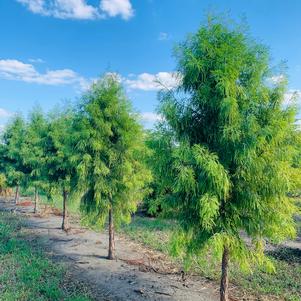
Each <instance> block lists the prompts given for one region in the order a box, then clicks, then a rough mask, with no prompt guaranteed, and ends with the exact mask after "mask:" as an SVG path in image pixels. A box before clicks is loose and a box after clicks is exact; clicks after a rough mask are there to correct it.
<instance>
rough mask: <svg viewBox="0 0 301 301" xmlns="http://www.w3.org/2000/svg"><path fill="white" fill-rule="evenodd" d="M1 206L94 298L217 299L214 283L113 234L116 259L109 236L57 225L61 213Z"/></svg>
mask: <svg viewBox="0 0 301 301" xmlns="http://www.w3.org/2000/svg"><path fill="white" fill-rule="evenodd" d="M0 209H1V210H7V211H13V212H16V213H17V214H21V215H23V216H25V217H26V219H25V221H26V222H25V225H24V229H23V230H24V231H26V232H27V233H28V234H29V236H31V237H35V238H38V239H39V242H40V243H41V245H42V246H43V248H44V249H45V252H46V253H47V254H48V255H49V256H50V257H51V258H52V259H53V260H57V261H60V262H62V263H64V264H66V265H67V268H68V271H69V272H70V273H71V277H75V279H77V280H79V281H81V282H84V283H85V284H86V285H87V286H88V287H89V288H90V289H91V290H92V292H93V295H94V296H95V297H96V300H133V301H135V300H178V301H182V300H183V301H184V300H185V301H186V300H189V301H196V300H197V301H217V300H219V298H218V292H219V291H218V286H217V285H215V284H212V282H210V281H208V280H206V279H203V278H201V277H195V276H194V277H192V276H184V277H183V275H182V274H181V271H179V270H177V269H176V268H175V267H174V266H173V265H172V264H171V263H169V262H168V260H167V258H166V257H165V256H164V255H163V254H160V253H158V252H154V251H151V250H149V249H147V248H145V247H143V246H141V245H139V244H137V243H135V242H133V241H130V240H127V239H126V238H124V237H119V236H118V235H116V237H115V239H116V254H117V260H114V261H109V260H107V259H106V256H107V248H108V234H107V233H106V232H103V233H97V232H94V231H91V230H88V229H84V228H82V227H80V226H79V224H78V223H76V220H74V218H73V220H72V230H71V231H69V233H65V232H63V231H62V230H61V229H60V226H61V217H60V216H57V215H55V214H52V213H49V212H48V213H45V214H40V215H38V214H36V215H34V214H33V213H32V212H33V207H32V206H28V204H27V206H17V207H16V206H14V204H13V202H12V201H7V200H0Z"/></svg>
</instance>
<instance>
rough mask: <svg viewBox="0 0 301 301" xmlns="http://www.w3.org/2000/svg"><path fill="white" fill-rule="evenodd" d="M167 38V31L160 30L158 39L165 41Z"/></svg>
mask: <svg viewBox="0 0 301 301" xmlns="http://www.w3.org/2000/svg"><path fill="white" fill-rule="evenodd" d="M168 39H169V34H168V33H167V32H160V33H159V37H158V40H159V41H166V40H168Z"/></svg>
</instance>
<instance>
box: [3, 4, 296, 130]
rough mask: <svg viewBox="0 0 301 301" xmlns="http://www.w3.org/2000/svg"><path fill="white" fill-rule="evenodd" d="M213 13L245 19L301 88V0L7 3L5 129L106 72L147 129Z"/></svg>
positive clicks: (74, 94)
mask: <svg viewBox="0 0 301 301" xmlns="http://www.w3.org/2000/svg"><path fill="white" fill-rule="evenodd" d="M208 10H214V11H217V12H222V11H229V13H230V15H231V16H232V17H233V18H234V19H239V18H240V17H241V16H245V17H246V19H247V21H248V23H249V25H250V30H251V34H252V35H253V36H254V37H255V38H257V39H258V40H259V41H261V42H263V43H264V44H266V45H268V46H269V47H270V49H271V54H272V57H273V64H275V65H277V64H278V63H279V62H280V61H283V60H285V61H287V66H288V76H289V89H290V91H288V95H290V93H291V92H292V91H299V90H301V81H300V79H301V50H300V49H301V35H300V28H301V18H300V15H301V1H299V0H287V1H282V0H264V1H262V0H252V1H250V0H249V1H247V0H223V1H222V0H216V1H209V0H91V1H90V0H1V1H0V37H1V47H0V127H1V126H2V125H3V124H5V122H6V121H7V119H8V117H9V116H10V115H11V114H12V113H14V112H22V113H23V114H24V115H26V114H27V112H28V111H29V110H30V109H31V108H32V107H33V106H34V105H35V104H40V105H41V106H42V108H43V109H44V110H45V111H48V110H50V109H51V108H52V107H54V106H55V105H56V104H59V103H61V102H62V101H65V100H75V99H77V98H79V97H80V95H81V93H82V91H84V89H85V88H86V87H87V86H88V85H89V83H90V82H91V81H93V80H94V79H95V78H97V77H98V76H100V75H101V74H103V73H104V72H106V71H114V72H118V73H120V75H121V77H122V81H123V83H124V85H125V88H126V91H127V94H128V96H129V97H130V99H131V100H132V102H133V105H134V108H135V109H136V110H138V111H139V112H141V114H142V116H143V119H144V122H145V125H146V126H148V127H149V126H151V125H152V123H153V122H154V121H155V120H156V118H157V116H156V114H154V112H155V108H156V106H157V98H156V94H157V90H158V85H157V84H156V83H155V82H154V80H155V79H158V78H159V80H160V81H162V82H164V83H166V85H168V86H173V85H174V84H175V80H174V79H173V78H172V72H173V71H174V70H175V68H176V64H175V60H174V59H173V57H172V52H173V48H174V46H175V45H176V44H177V43H178V42H179V41H182V40H183V39H185V37H186V35H187V34H188V33H193V32H195V31H196V30H197V28H198V26H199V25H200V23H201V22H202V20H203V17H204V14H205V12H206V11H208Z"/></svg>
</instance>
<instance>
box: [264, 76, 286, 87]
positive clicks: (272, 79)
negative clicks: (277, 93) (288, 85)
mask: <svg viewBox="0 0 301 301" xmlns="http://www.w3.org/2000/svg"><path fill="white" fill-rule="evenodd" d="M285 80H286V77H285V75H283V74H278V75H274V76H271V77H270V78H269V79H268V81H269V82H270V83H271V84H275V85H276V84H279V83H281V82H283V81H285Z"/></svg>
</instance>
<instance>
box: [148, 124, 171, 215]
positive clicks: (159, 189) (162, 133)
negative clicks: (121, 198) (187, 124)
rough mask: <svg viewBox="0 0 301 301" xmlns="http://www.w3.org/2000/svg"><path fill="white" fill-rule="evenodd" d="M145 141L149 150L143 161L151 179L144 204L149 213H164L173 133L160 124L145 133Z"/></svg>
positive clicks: (168, 183)
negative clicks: (153, 129) (150, 173)
mask: <svg viewBox="0 0 301 301" xmlns="http://www.w3.org/2000/svg"><path fill="white" fill-rule="evenodd" d="M145 143H146V146H147V147H148V149H149V150H150V152H149V153H148V155H147V156H146V158H145V161H146V165H147V167H148V168H149V170H150V171H151V172H152V181H151V182H150V183H149V193H148V194H147V195H146V196H145V198H144V206H145V207H146V209H147V211H148V213H149V214H152V215H156V214H158V213H160V212H164V214H165V215H166V214H167V211H168V208H167V207H166V206H165V202H164V197H165V195H166V194H167V193H168V192H169V191H171V187H172V186H173V175H172V173H171V166H172V156H171V154H172V151H173V149H174V148H175V145H174V140H173V135H172V133H170V132H169V131H168V130H167V129H166V128H164V126H163V125H162V124H161V125H159V126H158V127H157V129H156V130H155V131H150V132H148V133H147V135H146V139H145Z"/></svg>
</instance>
